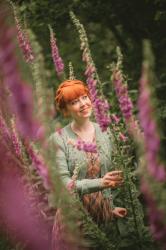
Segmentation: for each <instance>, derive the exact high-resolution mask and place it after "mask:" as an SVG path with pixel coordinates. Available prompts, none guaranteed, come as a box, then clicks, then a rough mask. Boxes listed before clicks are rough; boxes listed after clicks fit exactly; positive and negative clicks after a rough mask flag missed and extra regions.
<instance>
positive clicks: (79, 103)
mask: <svg viewBox="0 0 166 250" xmlns="http://www.w3.org/2000/svg"><path fill="white" fill-rule="evenodd" d="M66 109H67V112H68V114H69V115H70V116H71V117H72V118H73V119H76V120H77V119H82V118H88V117H90V115H91V113H92V103H91V100H90V98H89V96H88V95H87V94H84V95H81V96H80V97H78V98H76V99H73V100H72V101H70V102H69V103H67V105H66Z"/></svg>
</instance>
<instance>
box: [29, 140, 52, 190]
mask: <svg viewBox="0 0 166 250" xmlns="http://www.w3.org/2000/svg"><path fill="white" fill-rule="evenodd" d="M27 150H28V153H29V156H30V157H31V160H32V164H33V167H34V168H35V169H36V170H37V172H38V174H39V175H40V176H41V178H42V179H43V183H44V186H45V188H46V189H49V188H50V179H49V173H48V167H47V166H46V164H45V163H44V160H43V159H42V157H41V155H39V154H37V153H36V152H35V151H34V149H33V147H32V146H31V145H29V144H27Z"/></svg>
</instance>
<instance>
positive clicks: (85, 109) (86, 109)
mask: <svg viewBox="0 0 166 250" xmlns="http://www.w3.org/2000/svg"><path fill="white" fill-rule="evenodd" d="M88 110H89V107H88V108H84V109H82V110H81V111H80V112H84V111H88Z"/></svg>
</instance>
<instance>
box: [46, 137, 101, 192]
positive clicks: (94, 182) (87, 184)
mask: <svg viewBox="0 0 166 250" xmlns="http://www.w3.org/2000/svg"><path fill="white" fill-rule="evenodd" d="M51 141H52V142H53V146H54V147H55V149H56V166H55V167H56V169H57V171H58V173H59V174H60V177H61V180H62V182H63V183H64V185H65V186H67V185H68V184H69V182H70V181H71V180H72V178H71V173H70V171H69V166H68V162H67V155H66V149H65V143H64V141H63V139H62V138H61V136H60V135H59V134H58V133H55V134H54V135H53V136H52V138H51ZM76 190H77V192H78V193H79V194H80V195H83V194H88V193H93V192H97V191H99V190H102V182H101V178H96V179H82V180H76Z"/></svg>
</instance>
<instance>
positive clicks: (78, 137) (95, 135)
mask: <svg viewBox="0 0 166 250" xmlns="http://www.w3.org/2000/svg"><path fill="white" fill-rule="evenodd" d="M92 124H93V127H94V135H93V140H92V141H91V142H90V141H85V140H83V139H82V138H81V136H80V135H78V134H77V133H76V132H75V131H73V129H72V126H71V123H69V128H70V131H71V132H72V134H73V135H74V136H75V138H76V139H80V140H82V141H84V142H89V143H94V142H96V139H97V131H96V126H95V123H94V122H92Z"/></svg>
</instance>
